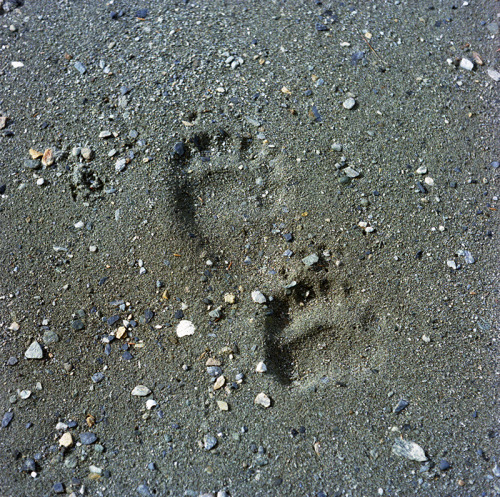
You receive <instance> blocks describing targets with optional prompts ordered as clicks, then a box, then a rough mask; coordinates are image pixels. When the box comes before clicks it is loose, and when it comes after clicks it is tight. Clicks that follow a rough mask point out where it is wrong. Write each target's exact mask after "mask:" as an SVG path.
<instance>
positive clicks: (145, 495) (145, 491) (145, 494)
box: [137, 484, 153, 497]
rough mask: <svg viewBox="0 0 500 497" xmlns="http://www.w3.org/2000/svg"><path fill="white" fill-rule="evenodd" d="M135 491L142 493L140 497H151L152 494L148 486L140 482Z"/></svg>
mask: <svg viewBox="0 0 500 497" xmlns="http://www.w3.org/2000/svg"><path fill="white" fill-rule="evenodd" d="M137 493H138V494H139V495H142V497H152V496H153V494H152V493H151V492H150V491H149V487H148V486H147V485H144V484H141V485H139V486H138V487H137Z"/></svg>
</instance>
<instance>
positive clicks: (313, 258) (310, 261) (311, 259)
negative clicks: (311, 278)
mask: <svg viewBox="0 0 500 497" xmlns="http://www.w3.org/2000/svg"><path fill="white" fill-rule="evenodd" d="M318 261H319V257H318V254H311V255H308V256H307V257H304V258H303V259H302V262H303V263H304V264H305V265H306V266H313V265H314V264H316V263H317V262H318Z"/></svg>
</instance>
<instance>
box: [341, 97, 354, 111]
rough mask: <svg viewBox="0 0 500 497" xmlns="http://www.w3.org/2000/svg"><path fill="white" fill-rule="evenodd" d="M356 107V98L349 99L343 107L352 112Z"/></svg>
mask: <svg viewBox="0 0 500 497" xmlns="http://www.w3.org/2000/svg"><path fill="white" fill-rule="evenodd" d="M355 105H356V100H354V98H352V97H349V98H348V99H347V100H345V101H344V103H343V104H342V107H344V109H347V110H351V109H353V108H354V106H355Z"/></svg>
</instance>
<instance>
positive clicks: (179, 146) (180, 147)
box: [174, 142, 185, 157]
mask: <svg viewBox="0 0 500 497" xmlns="http://www.w3.org/2000/svg"><path fill="white" fill-rule="evenodd" d="M174 153H176V154H177V155H178V156H179V157H182V156H183V155H184V153H185V150H184V143H182V142H177V143H176V144H175V145H174Z"/></svg>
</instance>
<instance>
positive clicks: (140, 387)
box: [132, 385, 151, 397]
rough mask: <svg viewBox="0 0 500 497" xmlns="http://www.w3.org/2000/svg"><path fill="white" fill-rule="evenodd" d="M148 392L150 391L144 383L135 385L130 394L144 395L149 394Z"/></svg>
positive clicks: (135, 395)
mask: <svg viewBox="0 0 500 497" xmlns="http://www.w3.org/2000/svg"><path fill="white" fill-rule="evenodd" d="M150 393H151V390H150V389H149V388H148V387H146V386H144V385H137V386H136V387H135V388H134V389H133V390H132V395H133V396H134V397H146V395H149V394H150Z"/></svg>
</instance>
